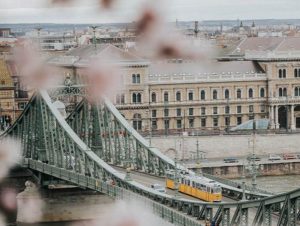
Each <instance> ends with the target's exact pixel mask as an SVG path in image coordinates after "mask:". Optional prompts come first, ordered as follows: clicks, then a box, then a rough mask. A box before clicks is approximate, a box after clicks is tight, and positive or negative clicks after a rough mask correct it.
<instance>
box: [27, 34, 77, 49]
mask: <svg viewBox="0 0 300 226" xmlns="http://www.w3.org/2000/svg"><path fill="white" fill-rule="evenodd" d="M27 37H29V38H31V39H32V40H33V41H34V42H36V43H38V44H39V46H40V48H41V50H42V51H67V50H69V49H71V48H73V47H76V46H77V42H76V37H75V36H74V34H73V33H63V34H61V33H47V32H41V33H40V34H38V33H30V34H27Z"/></svg>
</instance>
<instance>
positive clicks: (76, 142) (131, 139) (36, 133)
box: [2, 90, 300, 226]
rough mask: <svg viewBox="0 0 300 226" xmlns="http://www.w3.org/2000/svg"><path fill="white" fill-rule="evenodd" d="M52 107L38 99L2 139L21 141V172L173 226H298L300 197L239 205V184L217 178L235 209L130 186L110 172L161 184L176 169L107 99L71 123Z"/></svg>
mask: <svg viewBox="0 0 300 226" xmlns="http://www.w3.org/2000/svg"><path fill="white" fill-rule="evenodd" d="M52 102H53V100H52V99H51V97H50V95H49V93H48V92H46V91H43V90H41V91H39V92H38V93H36V95H34V96H33V97H32V98H31V100H30V102H29V103H28V105H27V106H26V108H25V110H24V111H23V113H22V114H21V115H20V117H19V118H18V119H17V120H16V122H15V123H14V124H13V125H12V126H11V127H10V128H9V129H8V130H7V131H6V132H5V133H4V134H3V135H2V137H6V136H12V137H15V138H18V139H20V140H21V142H22V145H23V161H22V165H23V166H24V167H27V168H29V169H30V170H32V171H33V172H35V173H36V174H37V175H38V176H39V178H40V179H41V180H43V178H44V177H49V176H51V177H54V178H57V179H59V180H62V181H66V182H69V183H72V184H74V185H78V186H80V187H85V188H88V189H92V190H95V191H99V192H101V193H104V194H107V195H109V196H112V197H115V198H116V199H128V198H130V197H131V198H134V199H137V200H142V201H143V202H145V203H147V205H149V206H150V207H151V208H152V209H153V210H154V212H155V213H157V214H158V215H159V216H160V217H162V218H164V219H166V220H168V221H169V222H172V223H174V224H175V225H183V226H190V225H191V226H196V225H204V222H205V220H209V221H210V222H212V221H214V222H215V223H216V225H224V226H225V225H226V226H228V225H268V226H271V225H288V226H292V225H297V224H299V220H300V213H299V200H300V189H297V190H294V191H291V192H288V193H285V194H280V195H274V194H271V193H269V192H266V191H263V190H259V189H257V190H255V191H254V190H253V189H252V188H251V187H246V192H245V193H246V199H247V200H241V199H242V196H243V191H242V189H240V186H239V184H236V183H233V182H231V181H228V180H224V179H219V178H213V179H214V180H216V181H217V182H218V183H219V184H220V185H221V187H222V192H223V195H225V196H227V197H230V198H232V200H233V201H232V202H221V203H208V202H204V201H200V200H199V201H197V200H190V199H185V198H179V197H175V196H173V195H168V194H163V193H160V192H157V191H155V190H152V189H151V188H149V187H147V186H144V185H142V184H140V183H138V182H136V181H133V180H129V179H128V178H127V177H126V174H124V173H122V172H120V171H118V170H116V169H114V168H113V167H112V165H114V166H118V167H123V168H127V167H129V166H130V167H133V168H134V170H136V171H139V172H143V173H144V174H145V176H146V175H147V174H149V175H155V176H160V177H162V176H164V175H165V173H166V171H167V170H172V169H173V170H174V169H175V163H174V161H173V160H172V159H170V158H168V157H167V156H165V155H163V154H162V153H161V152H160V151H159V150H158V149H156V148H154V147H151V146H150V145H149V143H148V141H147V140H145V139H144V138H143V137H142V136H141V135H140V134H139V133H138V132H137V131H135V130H134V129H133V128H132V127H131V126H130V124H129V123H128V122H127V121H126V120H125V119H124V118H123V117H122V115H121V114H120V113H119V112H118V110H117V109H116V108H115V107H114V105H113V104H112V103H111V102H110V101H109V100H107V99H104V100H103V101H102V103H101V104H99V105H91V104H89V103H88V101H86V99H84V98H83V100H82V101H81V102H80V103H79V104H78V105H77V106H76V108H75V110H74V111H73V112H72V113H71V114H70V115H69V116H68V118H67V119H65V118H64V117H63V116H62V115H61V114H60V112H59V111H58V109H57V108H56V107H55V106H54V105H53V103H52ZM176 167H177V168H178V170H181V171H187V172H188V170H187V169H186V168H184V167H183V166H181V165H176ZM188 173H191V174H192V173H193V172H190V171H189V172H188ZM207 176H208V175H207ZM111 180H113V181H114V182H115V184H114V185H112V184H110V183H109V181H111ZM234 200H239V201H234Z"/></svg>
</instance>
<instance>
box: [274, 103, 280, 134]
mask: <svg viewBox="0 0 300 226" xmlns="http://www.w3.org/2000/svg"><path fill="white" fill-rule="evenodd" d="M274 110H275V129H279V126H280V125H279V122H278V106H277V105H275V106H274Z"/></svg>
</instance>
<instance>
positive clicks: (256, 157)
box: [247, 155, 261, 162]
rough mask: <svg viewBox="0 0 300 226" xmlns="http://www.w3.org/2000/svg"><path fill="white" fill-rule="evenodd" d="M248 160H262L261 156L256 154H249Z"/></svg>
mask: <svg viewBox="0 0 300 226" xmlns="http://www.w3.org/2000/svg"><path fill="white" fill-rule="evenodd" d="M247 160H248V161H249V162H250V161H253V160H254V161H260V160H261V158H260V157H258V156H256V155H249V156H248V157H247Z"/></svg>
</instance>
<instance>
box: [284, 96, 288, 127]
mask: <svg viewBox="0 0 300 226" xmlns="http://www.w3.org/2000/svg"><path fill="white" fill-rule="evenodd" d="M285 102H286V104H285V114H286V115H285V117H286V132H288V131H289V105H288V103H289V99H288V96H287V95H286V99H285Z"/></svg>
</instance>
